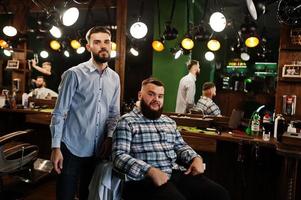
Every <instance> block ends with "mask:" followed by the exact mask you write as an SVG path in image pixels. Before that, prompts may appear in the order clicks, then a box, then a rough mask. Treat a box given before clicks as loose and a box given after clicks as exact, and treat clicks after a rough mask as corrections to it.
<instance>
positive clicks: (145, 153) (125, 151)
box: [112, 78, 230, 200]
mask: <svg viewBox="0 0 301 200" xmlns="http://www.w3.org/2000/svg"><path fill="white" fill-rule="evenodd" d="M138 99H139V101H138V103H137V107H135V108H134V109H133V110H132V111H131V112H129V113H127V114H125V115H123V116H122V117H121V118H120V120H119V121H118V123H117V127H116V129H115V131H114V134H113V145H112V158H113V165H114V168H115V169H116V170H117V171H119V172H121V173H124V174H125V175H126V176H127V178H128V180H127V181H126V182H125V183H124V187H123V199H125V200H141V199H144V200H186V199H187V200H195V199H203V200H212V199H214V200H229V199H230V198H229V194H228V192H227V191H226V190H225V188H223V187H222V186H221V185H219V184H217V183H215V182H213V181H211V180H209V179H208V178H206V177H205V176H204V175H203V173H204V170H205V169H204V164H203V159H202V157H201V156H200V155H199V154H197V153H196V152H195V151H194V150H193V149H192V148H191V147H190V146H189V145H187V143H186V142H185V141H184V140H183V138H182V136H181V133H180V132H179V131H178V130H177V125H176V122H175V121H174V120H172V119H171V118H169V117H168V116H166V115H163V114H162V111H163V102H164V85H163V83H162V82H161V81H159V80H157V79H155V78H148V79H145V80H144V81H143V82H142V85H141V90H140V91H139V93H138ZM176 161H177V162H176ZM179 162H181V163H183V164H184V165H185V166H186V169H185V168H184V167H183V166H182V165H179V164H178V163H179Z"/></svg>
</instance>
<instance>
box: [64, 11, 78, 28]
mask: <svg viewBox="0 0 301 200" xmlns="http://www.w3.org/2000/svg"><path fill="white" fill-rule="evenodd" d="M78 17H79V10H78V8H76V7H72V8H69V9H67V10H66V11H65V12H64V13H63V15H62V22H63V24H64V25H65V26H71V25H73V24H74V23H75V22H76V21H77V19H78Z"/></svg>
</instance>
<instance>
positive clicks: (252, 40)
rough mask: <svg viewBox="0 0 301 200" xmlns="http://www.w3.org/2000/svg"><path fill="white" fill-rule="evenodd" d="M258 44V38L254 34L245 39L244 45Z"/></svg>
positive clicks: (254, 45)
mask: <svg viewBox="0 0 301 200" xmlns="http://www.w3.org/2000/svg"><path fill="white" fill-rule="evenodd" d="M258 44H259V39H258V37H256V36H250V37H248V38H247V39H246V40H245V45H246V46H247V47H250V48H253V47H256V46H257V45H258Z"/></svg>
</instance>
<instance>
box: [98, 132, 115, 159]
mask: <svg viewBox="0 0 301 200" xmlns="http://www.w3.org/2000/svg"><path fill="white" fill-rule="evenodd" d="M111 151H112V138H111V137H107V138H106V139H105V141H104V142H103V143H102V145H101V148H100V158H101V159H102V160H104V159H108V158H109V157H110V155H111Z"/></svg>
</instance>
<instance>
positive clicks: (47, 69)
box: [31, 59, 51, 76]
mask: <svg viewBox="0 0 301 200" xmlns="http://www.w3.org/2000/svg"><path fill="white" fill-rule="evenodd" d="M31 66H32V67H33V68H35V69H36V70H38V71H39V72H41V73H42V74H43V75H46V76H50V75H51V63H50V62H43V63H42V67H40V66H38V65H37V62H36V60H35V59H31Z"/></svg>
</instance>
